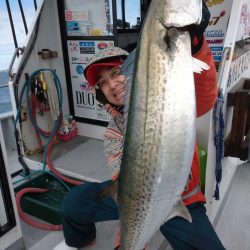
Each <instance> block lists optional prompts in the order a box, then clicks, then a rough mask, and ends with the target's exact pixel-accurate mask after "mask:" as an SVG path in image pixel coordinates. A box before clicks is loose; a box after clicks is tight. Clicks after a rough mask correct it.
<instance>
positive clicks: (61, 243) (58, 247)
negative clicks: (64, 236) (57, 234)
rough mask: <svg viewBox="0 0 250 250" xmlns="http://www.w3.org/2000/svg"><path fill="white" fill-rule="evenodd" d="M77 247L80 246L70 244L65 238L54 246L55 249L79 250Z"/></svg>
mask: <svg viewBox="0 0 250 250" xmlns="http://www.w3.org/2000/svg"><path fill="white" fill-rule="evenodd" d="M77 249H78V248H76V247H70V246H68V245H67V244H66V243H65V241H64V240H63V241H62V242H60V243H59V244H58V245H56V246H55V247H54V248H53V250H77Z"/></svg>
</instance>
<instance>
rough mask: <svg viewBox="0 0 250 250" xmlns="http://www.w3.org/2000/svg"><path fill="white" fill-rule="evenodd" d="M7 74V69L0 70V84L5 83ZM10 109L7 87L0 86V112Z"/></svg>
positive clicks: (7, 77)
mask: <svg viewBox="0 0 250 250" xmlns="http://www.w3.org/2000/svg"><path fill="white" fill-rule="evenodd" d="M8 82H9V76H8V71H7V70H0V85H4V84H7V83H8ZM11 110H12V106H11V101H10V92H9V88H8V87H5V88H0V114H2V113H5V112H9V111H11Z"/></svg>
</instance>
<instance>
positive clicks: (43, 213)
mask: <svg viewBox="0 0 250 250" xmlns="http://www.w3.org/2000/svg"><path fill="white" fill-rule="evenodd" d="M67 185H68V184H67ZM68 186H69V187H72V185H68ZM28 187H29V188H30V187H36V188H45V189H49V191H48V192H45V193H27V194H25V195H23V196H22V199H21V206H22V209H23V211H24V212H25V213H27V214H30V215H32V216H34V217H37V218H39V219H41V220H43V221H46V222H49V223H51V224H54V225H58V224H61V218H60V205H61V202H62V200H63V198H64V196H65V195H66V193H67V192H68V190H67V189H66V187H64V186H63V185H62V184H61V183H60V182H59V181H58V180H57V179H56V178H55V177H53V176H51V175H50V174H47V173H44V174H41V175H39V176H36V177H35V178H33V179H32V180H30V181H27V182H26V183H25V184H22V185H20V186H18V187H17V188H15V189H14V190H15V193H17V192H18V191H20V190H22V189H23V188H28Z"/></svg>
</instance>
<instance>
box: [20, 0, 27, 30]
mask: <svg viewBox="0 0 250 250" xmlns="http://www.w3.org/2000/svg"><path fill="white" fill-rule="evenodd" d="M18 4H19V8H20V11H21V16H22V19H23V26H24V29H25V33H26V35H27V34H28V27H27V23H26V19H25V15H24V11H23V5H22V2H21V0H18Z"/></svg>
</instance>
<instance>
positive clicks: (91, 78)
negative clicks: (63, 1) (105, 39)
mask: <svg viewBox="0 0 250 250" xmlns="http://www.w3.org/2000/svg"><path fill="white" fill-rule="evenodd" d="M121 64H122V61H121V60H120V59H117V58H116V59H115V60H114V59H113V60H110V61H108V62H103V63H101V62H99V63H98V62H97V63H93V64H91V65H90V66H89V67H88V68H87V69H86V73H85V78H86V80H87V81H88V83H89V85H90V86H95V84H96V82H97V80H98V79H97V77H98V73H99V71H100V70H101V69H103V68H104V67H116V66H120V65H121Z"/></svg>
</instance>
